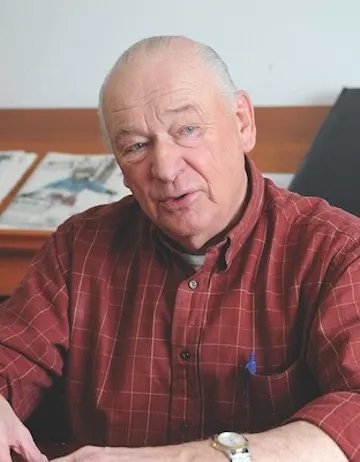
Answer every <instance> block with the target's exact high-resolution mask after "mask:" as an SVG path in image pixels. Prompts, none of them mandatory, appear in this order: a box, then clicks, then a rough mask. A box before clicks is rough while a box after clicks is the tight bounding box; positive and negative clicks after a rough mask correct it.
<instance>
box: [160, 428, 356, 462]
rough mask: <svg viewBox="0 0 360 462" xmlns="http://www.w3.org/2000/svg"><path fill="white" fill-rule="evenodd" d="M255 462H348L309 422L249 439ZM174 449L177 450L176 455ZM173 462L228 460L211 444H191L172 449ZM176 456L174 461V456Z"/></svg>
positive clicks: (325, 435)
mask: <svg viewBox="0 0 360 462" xmlns="http://www.w3.org/2000/svg"><path fill="white" fill-rule="evenodd" d="M246 437H247V438H248V440H249V444H250V451H251V457H252V462H283V461H286V462H293V461H294V462H309V461H312V462H347V460H348V459H347V458H346V456H345V455H344V453H343V452H342V450H341V449H340V448H339V446H338V445H337V444H336V443H335V442H334V440H333V439H332V438H330V436H328V435H327V434H326V433H325V432H323V431H322V430H320V429H319V428H318V427H316V426H315V425H312V424H310V423H308V422H305V421H298V422H292V423H289V424H287V425H284V426H282V427H278V428H274V429H273V430H269V431H266V432H263V433H257V434H250V435H246ZM172 448H174V450H173V451H172ZM168 449H170V452H169V454H168V456H170V457H169V459H166V460H169V462H170V461H181V462H189V461H194V462H195V461H196V462H197V461H199V462H202V461H203V460H206V461H208V462H225V461H226V457H225V456H224V455H223V454H222V453H221V452H219V451H217V450H215V449H213V448H211V446H210V441H203V442H201V443H188V444H184V445H182V446H181V450H180V451H179V448H178V449H177V450H176V449H175V447H169V448H168ZM172 455H173V457H174V458H172V457H171V456H172Z"/></svg>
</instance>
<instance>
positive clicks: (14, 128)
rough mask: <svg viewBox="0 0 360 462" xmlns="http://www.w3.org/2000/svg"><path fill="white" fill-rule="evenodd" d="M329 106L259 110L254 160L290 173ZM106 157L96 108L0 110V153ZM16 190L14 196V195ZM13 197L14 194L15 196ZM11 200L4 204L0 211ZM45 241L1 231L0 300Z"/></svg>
mask: <svg viewBox="0 0 360 462" xmlns="http://www.w3.org/2000/svg"><path fill="white" fill-rule="evenodd" d="M328 111H329V107H325V106H319V107H311V106H310V107H309V106H306V107H258V108H256V109H255V115H256V121H257V133H258V136H257V144H256V147H255V149H254V151H253V152H252V157H253V159H254V161H255V163H256V165H257V166H258V168H259V169H260V170H261V171H263V172H294V171H296V169H297V167H298V166H299V164H300V162H301V160H302V158H303V156H304V155H305V153H306V152H307V150H308V148H309V145H310V143H311V142H312V140H313V139H314V137H315V135H316V133H317V131H318V129H319V127H320V125H321V123H322V121H323V120H324V118H325V116H326V114H327V113H328ZM13 149H25V150H28V151H34V152H37V153H39V154H42V155H43V154H44V153H45V152H47V151H62V152H73V153H99V152H106V150H105V146H104V144H103V142H102V140H101V136H100V131H99V126H98V120H97V113H96V110H95V109H9V110H0V150H13ZM14 193H15V191H13V194H14ZM13 194H12V195H13ZM10 200H11V196H10V197H9V199H8V201H7V202H5V203H4V204H3V207H5V206H6V205H7V203H8V202H9V201H10ZM47 236H48V233H46V232H36V231H35V232H26V231H0V295H8V294H10V293H11V292H12V291H13V289H14V288H15V287H16V285H17V284H18V283H19V281H20V280H21V278H22V277H23V275H24V273H25V271H26V268H27V266H28V265H29V262H30V260H31V258H32V256H33V255H34V253H35V252H36V250H37V249H39V248H40V247H41V245H42V244H43V242H44V240H45V239H46V237H47Z"/></svg>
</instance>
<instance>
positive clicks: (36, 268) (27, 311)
mask: <svg viewBox="0 0 360 462" xmlns="http://www.w3.org/2000/svg"><path fill="white" fill-rule="evenodd" d="M59 255H60V256H61V258H60V257H59ZM65 260H66V251H65V248H64V245H62V248H60V249H59V243H58V242H57V237H56V234H55V235H53V236H52V237H51V238H50V239H49V240H48V241H47V243H46V244H45V246H44V247H43V249H42V250H41V251H40V252H39V253H38V255H37V256H36V257H35V258H34V260H33V262H32V263H31V266H30V268H29V270H28V273H27V276H26V278H25V279H24V281H23V282H22V283H21V285H20V286H19V287H18V289H17V290H16V291H15V292H14V294H13V295H12V296H11V297H10V298H9V299H8V300H7V301H6V302H5V303H4V304H3V305H2V306H1V309H0V326H1V327H0V394H1V395H2V396H3V397H5V398H6V399H7V400H8V401H9V403H10V404H11V406H12V407H13V409H14V411H15V412H16V414H17V415H18V416H19V417H20V418H21V419H22V420H24V419H25V418H26V417H27V416H28V415H29V413H30V412H31V411H32V410H33V409H34V407H35V406H36V404H37V402H38V401H39V399H40V396H41V393H42V390H44V389H45V388H48V387H50V386H51V384H52V383H53V380H54V378H55V377H60V376H61V374H62V369H63V360H64V355H65V352H66V350H67V347H68V336H69V332H68V330H69V328H68V319H67V289H66V270H65V267H66V261H65Z"/></svg>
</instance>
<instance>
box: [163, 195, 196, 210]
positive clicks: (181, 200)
mask: <svg viewBox="0 0 360 462" xmlns="http://www.w3.org/2000/svg"><path fill="white" fill-rule="evenodd" d="M198 194H199V192H198V191H193V192H188V193H185V194H180V195H179V196H174V197H168V198H166V199H164V200H163V201H161V202H160V204H161V206H163V207H164V208H166V209H168V210H171V211H173V210H180V209H184V208H187V207H189V206H190V205H191V204H192V203H193V202H194V201H195V200H196V198H197V196H198Z"/></svg>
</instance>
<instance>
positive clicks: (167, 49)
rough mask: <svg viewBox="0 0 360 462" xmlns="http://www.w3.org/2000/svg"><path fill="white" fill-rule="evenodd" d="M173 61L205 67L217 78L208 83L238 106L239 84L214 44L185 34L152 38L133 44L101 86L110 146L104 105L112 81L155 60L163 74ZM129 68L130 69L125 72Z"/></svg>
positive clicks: (103, 125)
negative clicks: (237, 90)
mask: <svg viewBox="0 0 360 462" xmlns="http://www.w3.org/2000/svg"><path fill="white" fill-rule="evenodd" d="M171 62H173V63H174V65H176V66H177V68H178V69H179V67H180V66H181V64H183V65H184V68H185V67H186V66H189V65H190V66H191V65H193V66H194V67H195V66H196V67H197V68H203V70H204V71H206V72H208V73H209V74H211V76H212V78H213V81H212V82H208V84H209V86H210V85H213V86H214V88H215V90H216V91H218V92H219V94H221V95H223V96H224V98H226V100H227V101H228V103H229V105H230V106H231V107H233V106H234V95H235V93H236V86H235V84H234V82H233V81H232V79H231V76H230V74H229V71H228V68H227V66H226V64H225V63H224V61H223V60H222V59H221V58H220V56H219V55H218V54H217V53H216V52H215V51H214V50H213V49H212V48H211V47H209V46H207V45H204V44H202V43H199V42H195V41H193V40H191V39H189V38H186V37H182V36H154V37H148V38H145V39H142V40H140V41H139V42H136V43H135V44H133V45H132V46H131V47H129V48H128V49H127V50H126V51H125V52H124V53H123V54H122V55H121V56H120V58H119V59H118V60H117V61H116V63H115V64H114V66H113V67H112V69H111V70H110V72H109V73H108V75H107V76H106V78H105V80H104V83H103V85H102V87H101V89H100V94H99V119H100V125H101V130H102V134H103V136H104V139H105V141H106V143H107V145H108V146H109V147H110V146H111V143H110V140H109V135H108V129H107V127H106V120H105V117H104V107H105V104H106V99H107V97H108V93H109V89H110V88H111V84H112V83H113V82H114V80H117V81H121V79H122V78H124V77H125V74H126V75H127V76H128V75H129V71H130V72H131V73H132V74H133V75H134V78H136V75H135V74H136V71H139V69H140V68H141V67H143V66H144V65H145V66H148V65H150V64H151V63H152V64H154V63H156V65H157V69H158V73H159V74H161V66H163V65H165V64H167V65H171ZM125 69H126V70H127V71H128V72H126V73H125V72H124V71H125ZM124 83H125V82H124Z"/></svg>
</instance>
